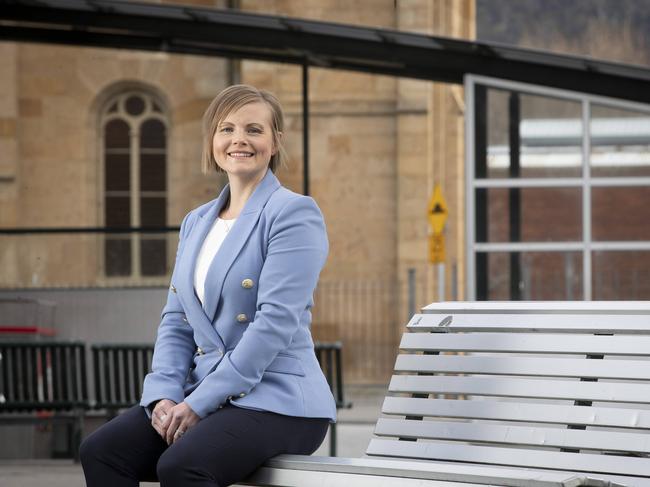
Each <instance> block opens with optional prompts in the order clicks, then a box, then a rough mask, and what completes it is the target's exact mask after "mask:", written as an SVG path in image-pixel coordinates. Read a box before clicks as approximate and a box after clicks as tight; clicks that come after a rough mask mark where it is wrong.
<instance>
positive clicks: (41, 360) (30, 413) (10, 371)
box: [0, 341, 90, 459]
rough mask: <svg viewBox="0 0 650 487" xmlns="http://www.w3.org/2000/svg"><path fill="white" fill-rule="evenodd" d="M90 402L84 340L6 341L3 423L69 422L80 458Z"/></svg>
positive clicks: (0, 349)
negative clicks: (82, 436) (85, 419)
mask: <svg viewBox="0 0 650 487" xmlns="http://www.w3.org/2000/svg"><path fill="white" fill-rule="evenodd" d="M89 407H90V402H89V398H88V383H87V376H86V352H85V346H84V344H83V343H81V342H60V341H57V342H49V341H40V342H18V341H9V342H0V424H11V425H15V424H21V423H39V422H55V421H57V422H65V423H66V424H67V425H68V452H65V454H66V455H68V456H72V457H73V458H75V459H78V457H79V444H80V442H81V432H82V430H83V419H84V415H85V412H86V410H87V409H88V408H89Z"/></svg>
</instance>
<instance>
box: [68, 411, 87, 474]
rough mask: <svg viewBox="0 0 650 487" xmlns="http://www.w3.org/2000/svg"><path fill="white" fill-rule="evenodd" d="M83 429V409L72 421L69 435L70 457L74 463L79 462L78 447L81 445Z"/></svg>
mask: <svg viewBox="0 0 650 487" xmlns="http://www.w3.org/2000/svg"><path fill="white" fill-rule="evenodd" d="M83 429H84V413H83V411H81V412H79V414H78V416H77V418H76V419H75V421H74V424H73V428H72V434H71V435H70V452H71V453H72V458H73V459H74V462H75V463H79V461H80V458H79V448H80V447H81V437H82V435H83Z"/></svg>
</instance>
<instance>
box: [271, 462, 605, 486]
mask: <svg viewBox="0 0 650 487" xmlns="http://www.w3.org/2000/svg"><path fill="white" fill-rule="evenodd" d="M264 466H265V467H271V468H275V469H288V470H289V469H290V470H302V471H310V472H314V473H321V474H324V473H330V472H337V473H350V474H355V477H353V478H350V477H348V483H347V484H345V485H346V487H347V485H350V484H352V485H357V482H356V475H357V474H362V475H372V476H375V482H377V481H379V480H380V479H379V478H377V477H378V476H380V477H392V478H391V482H390V485H393V481H396V482H399V481H400V480H401V479H403V478H407V477H410V478H412V479H423V480H442V481H453V482H454V484H452V485H456V483H455V482H472V483H476V484H489V485H499V486H516V487H522V486H524V485H525V486H526V487H570V486H578V485H584V484H585V482H587V480H589V482H590V485H592V486H593V487H597V486H599V485H600V486H601V487H610V486H608V485H607V483H605V482H603V481H598V480H597V479H593V478H589V479H588V477H586V476H578V475H576V474H575V473H572V472H540V471H530V470H521V469H513V468H506V467H493V466H483V465H467V464H465V465H454V464H449V463H438V462H427V463H423V462H414V461H407V460H387V459H383V458H382V459H379V458H331V457H315V456H310V457H308V456H302V455H279V456H277V457H274V458H272V459H270V460H268V461H267V462H266V463H265V464H264ZM324 484H325V485H330V483H329V481H328V482H323V481H322V479H320V481H318V482H317V483H316V484H313V485H324ZM282 485H283V484H282ZM298 485H300V486H301V487H302V486H303V485H309V484H308V483H307V482H303V483H302V484H298ZM374 485H375V486H376V485H377V483H375V484H374ZM426 485H430V484H429V483H427V484H426ZM445 485H446V484H445ZM472 485H474V484H472Z"/></svg>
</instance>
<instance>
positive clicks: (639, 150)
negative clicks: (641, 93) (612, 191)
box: [590, 105, 650, 177]
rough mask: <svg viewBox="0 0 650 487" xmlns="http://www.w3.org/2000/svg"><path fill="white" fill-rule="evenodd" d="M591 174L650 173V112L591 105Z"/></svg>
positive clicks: (626, 174)
mask: <svg viewBox="0 0 650 487" xmlns="http://www.w3.org/2000/svg"><path fill="white" fill-rule="evenodd" d="M590 131H591V174H592V176H595V177H602V176H610V177H630V176H632V177H633V176H650V113H642V112H632V111H629V110H622V109H619V108H611V107H606V106H603V105H592V107H591V120H590Z"/></svg>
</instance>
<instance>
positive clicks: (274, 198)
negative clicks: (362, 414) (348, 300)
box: [140, 170, 336, 421]
mask: <svg viewBox="0 0 650 487" xmlns="http://www.w3.org/2000/svg"><path fill="white" fill-rule="evenodd" d="M229 191H230V190H229V187H228V186H226V187H225V188H224V190H223V191H222V192H221V194H220V195H219V197H218V198H217V199H215V200H213V201H210V202H209V203H206V204H205V205H203V206H200V207H198V208H196V209H194V210H192V211H191V212H190V213H188V214H187V216H186V217H185V218H184V219H183V223H182V224H181V231H180V241H179V244H178V251H177V255H176V265H175V267H174V271H173V273H172V278H171V285H170V288H169V293H168V295H167V304H166V305H165V307H164V309H163V311H162V317H161V322H160V326H159V328H158V337H157V339H156V346H155V350H154V355H153V364H152V372H151V373H149V374H148V375H147V376H146V378H145V381H144V390H143V394H142V399H141V401H140V404H141V405H142V406H145V407H146V406H148V405H150V404H151V403H152V402H154V401H156V400H159V399H165V398H166V399H171V400H172V401H175V402H176V403H180V402H182V401H183V400H184V401H185V402H187V404H188V405H189V406H190V407H191V408H192V409H193V410H194V412H196V413H197V414H198V415H199V416H200V417H202V418H203V417H205V416H206V415H208V414H210V413H213V412H214V411H216V410H217V409H218V408H220V407H221V406H223V405H224V404H226V403H227V402H230V403H232V404H233V405H235V406H240V407H244V408H251V409H259V410H264V411H273V412H276V413H280V414H285V415H290V416H302V417H314V418H329V419H330V420H331V421H334V420H335V418H336V407H335V403H334V398H333V397H332V394H331V392H330V388H329V386H328V384H327V381H326V380H325V377H324V376H323V373H322V372H321V369H320V366H319V365H318V361H317V360H316V356H315V354H314V343H313V341H312V337H311V333H310V326H311V311H310V310H311V307H312V306H313V304H314V303H313V293H314V289H315V287H316V283H317V281H318V275H319V273H320V271H321V269H322V267H323V265H324V264H325V260H326V258H327V252H328V243H327V234H326V232H325V224H324V222H323V216H322V214H321V212H320V210H319V209H318V206H316V203H315V202H314V200H313V199H312V198H309V197H306V196H302V195H299V194H296V193H293V192H291V191H289V190H288V189H286V188H284V187H282V186H281V185H280V183H279V181H278V180H277V178H276V177H275V175H274V174H273V173H272V172H271V171H270V170H269V171H267V173H266V175H265V176H264V179H263V180H262V181H261V182H260V184H259V185H258V186H257V188H256V189H255V191H254V193H253V194H252V195H251V197H250V198H249V199H248V201H247V202H246V205H245V206H244V209H243V210H242V212H241V213H240V215H239V217H238V218H237V220H236V222H235V224H234V225H233V226H232V228H231V229H230V231H229V232H228V235H227V236H226V238H225V240H224V242H223V244H222V245H221V247H220V249H219V251H218V252H217V254H216V256H215V258H214V260H213V261H212V264H211V265H210V267H209V270H208V274H207V278H206V282H205V300H204V303H203V306H202V305H201V302H200V301H199V299H198V297H197V296H196V294H195V292H194V279H193V276H194V268H195V265H196V260H197V256H198V253H199V250H200V248H201V245H202V244H203V240H204V239H205V237H206V235H207V233H208V231H209V230H210V228H211V227H212V224H213V223H214V221H215V219H216V218H217V216H218V214H219V212H220V210H221V209H222V208H223V206H224V204H225V203H226V202H227V200H228V196H229Z"/></svg>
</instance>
